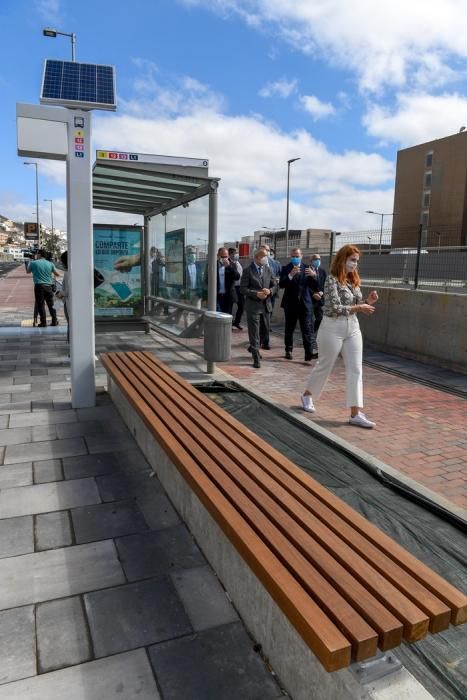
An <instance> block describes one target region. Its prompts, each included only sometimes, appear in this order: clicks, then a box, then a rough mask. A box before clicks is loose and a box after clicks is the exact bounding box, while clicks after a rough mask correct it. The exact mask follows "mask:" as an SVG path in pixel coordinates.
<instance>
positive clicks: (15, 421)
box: [10, 410, 77, 428]
mask: <svg viewBox="0 0 467 700" xmlns="http://www.w3.org/2000/svg"><path fill="white" fill-rule="evenodd" d="M76 420H77V415H76V411H74V410H71V411H41V412H37V413H23V414H21V415H15V416H12V417H11V418H10V428H16V427H23V426H29V425H30V426H32V425H55V424H56V423H73V422H74V421H76Z"/></svg>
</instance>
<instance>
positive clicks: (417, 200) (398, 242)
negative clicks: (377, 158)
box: [392, 131, 467, 248]
mask: <svg viewBox="0 0 467 700" xmlns="http://www.w3.org/2000/svg"><path fill="white" fill-rule="evenodd" d="M393 211H394V218H393V228H392V247H393V248H403V247H408V246H416V245H417V242H418V232H419V228H420V225H421V227H422V228H421V231H422V246H424V247H438V248H439V247H440V246H442V247H445V246H462V245H467V131H462V132H459V133H458V134H453V135H451V136H446V137H445V138H442V139H437V140H435V141H429V142H427V143H422V144H419V145H418V146H412V147H411V148H405V149H403V150H401V151H398V153H397V169H396V186H395V192H394V210H393Z"/></svg>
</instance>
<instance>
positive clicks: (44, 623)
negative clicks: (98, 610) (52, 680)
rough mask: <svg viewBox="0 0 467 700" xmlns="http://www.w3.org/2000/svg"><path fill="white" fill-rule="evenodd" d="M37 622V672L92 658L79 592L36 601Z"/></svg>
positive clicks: (54, 669) (52, 669) (53, 669)
mask: <svg viewBox="0 0 467 700" xmlns="http://www.w3.org/2000/svg"><path fill="white" fill-rule="evenodd" d="M36 625H37V647H38V649H37V652H38V653H37V657H38V668H39V673H46V672H49V671H56V670H57V669H59V668H65V667H66V666H74V665H75V664H80V663H83V662H84V661H89V660H90V659H91V657H92V653H91V644H90V640H89V634H88V629H87V625H86V620H85V617H84V610H83V603H82V601H81V598H80V597H79V596H75V597H73V598H64V599H62V600H53V601H51V602H49V603H42V604H40V605H38V606H37V611H36Z"/></svg>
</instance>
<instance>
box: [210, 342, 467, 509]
mask: <svg viewBox="0 0 467 700" xmlns="http://www.w3.org/2000/svg"><path fill="white" fill-rule="evenodd" d="M247 345H248V343H247V333H246V330H244V331H237V330H234V333H233V343H232V360H231V362H229V363H223V364H222V365H220V367H221V368H222V370H224V371H225V372H227V373H228V374H230V375H231V376H232V377H234V378H237V379H241V380H243V381H246V382H247V384H248V387H249V388H251V389H252V390H253V391H254V390H257V391H259V392H262V393H263V394H264V395H266V396H268V397H269V398H270V399H271V400H272V401H274V402H276V403H277V404H279V405H282V406H288V407H290V408H293V409H296V410H297V412H300V414H301V415H302V416H306V418H307V419H309V420H310V421H313V422H315V423H316V424H317V425H320V426H322V427H323V428H326V429H327V430H329V431H330V432H332V433H334V434H335V435H338V436H339V437H341V438H344V439H345V440H347V441H348V442H350V443H352V444H353V445H355V446H357V447H359V448H361V449H362V450H365V452H368V453H369V454H370V455H373V456H374V457H377V458H378V459H380V460H381V461H383V462H385V463H386V464H388V465H390V466H391V467H394V468H395V469H398V470H399V471H401V472H402V473H404V474H406V475H407V476H409V477H411V478H412V479H414V480H415V481H418V482H419V483H421V484H423V485H424V486H426V487H428V488H430V489H432V490H433V491H435V492H436V493H438V494H440V495H442V496H444V497H445V498H447V499H449V500H450V501H452V502H453V503H455V504H456V505H457V506H460V507H462V508H467V432H466V428H467V401H466V400H465V399H462V398H459V397H457V396H452V395H450V394H447V393H444V392H443V391H439V390H437V389H432V388H429V387H427V386H424V385H423V384H419V383H416V382H412V381H410V380H407V379H403V378H401V377H397V376H394V375H391V374H388V373H386V372H383V371H381V370H378V369H374V368H372V367H367V366H365V367H364V396H365V412H366V414H367V415H368V417H370V418H371V419H373V420H375V421H376V423H377V425H376V428H375V429H373V430H364V429H362V428H356V427H353V426H350V425H349V424H348V422H347V421H348V409H347V408H346V406H345V392H344V388H345V381H344V376H345V375H344V367H343V364H342V361H338V362H337V364H336V366H335V368H334V371H333V373H332V375H331V377H330V379H329V381H328V383H327V385H326V387H325V390H324V392H323V394H322V396H321V399H320V401H319V402H317V411H316V413H314V414H307V413H304V412H303V411H301V409H300V393H301V392H302V390H303V387H304V384H305V382H306V380H307V377H308V375H309V373H310V370H311V363H305V362H303V350H302V348H296V349H295V351H294V360H293V361H289V360H285V359H283V355H284V347H283V342H282V337H281V336H280V335H279V334H278V333H274V334H273V335H272V336H271V346H272V349H271V350H263V351H262V355H263V360H262V365H261V369H259V370H255V369H253V367H252V363H251V356H250V355H249V353H248V352H247V351H246V347H247Z"/></svg>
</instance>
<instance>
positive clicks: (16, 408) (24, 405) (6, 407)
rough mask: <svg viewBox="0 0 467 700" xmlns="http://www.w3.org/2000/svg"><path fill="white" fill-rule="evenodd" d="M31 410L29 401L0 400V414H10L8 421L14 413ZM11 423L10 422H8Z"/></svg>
mask: <svg viewBox="0 0 467 700" xmlns="http://www.w3.org/2000/svg"><path fill="white" fill-rule="evenodd" d="M30 410H31V402H30V401H2V400H0V415H5V414H6V413H9V414H11V415H10V421H11V418H12V417H13V415H14V414H19V413H26V412H27V411H30ZM10 425H11V422H10Z"/></svg>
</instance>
